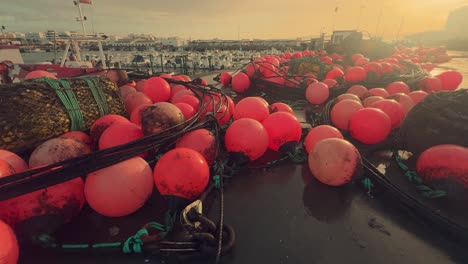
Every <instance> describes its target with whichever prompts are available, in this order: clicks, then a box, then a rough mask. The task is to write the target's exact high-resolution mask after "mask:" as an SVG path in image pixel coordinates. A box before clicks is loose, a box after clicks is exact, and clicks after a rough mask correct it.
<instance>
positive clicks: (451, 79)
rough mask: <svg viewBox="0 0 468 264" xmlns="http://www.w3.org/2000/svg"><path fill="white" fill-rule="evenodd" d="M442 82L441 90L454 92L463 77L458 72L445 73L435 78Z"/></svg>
mask: <svg viewBox="0 0 468 264" xmlns="http://www.w3.org/2000/svg"><path fill="white" fill-rule="evenodd" d="M436 78H438V79H440V81H441V82H442V90H446V91H454V90H456V89H457V88H458V86H460V84H461V83H462V82H463V75H462V74H461V73H460V72H459V71H445V72H443V73H441V74H439V75H437V76H436Z"/></svg>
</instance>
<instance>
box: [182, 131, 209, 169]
mask: <svg viewBox="0 0 468 264" xmlns="http://www.w3.org/2000/svg"><path fill="white" fill-rule="evenodd" d="M216 147H217V146H216V138H215V136H214V134H213V133H212V132H211V131H209V130H207V129H196V130H193V131H190V132H188V133H187V134H185V135H183V136H182V137H181V138H179V139H178V140H177V143H176V148H189V149H193V150H195V151H197V152H198V153H200V154H201V155H202V156H203V157H204V158H205V160H206V162H207V163H208V165H209V166H211V165H213V163H214V161H215V159H216V155H217V149H216Z"/></svg>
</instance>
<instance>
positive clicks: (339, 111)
mask: <svg viewBox="0 0 468 264" xmlns="http://www.w3.org/2000/svg"><path fill="white" fill-rule="evenodd" d="M362 108H364V107H363V106H362V104H361V103H360V102H357V101H355V100H349V99H347V100H343V101H340V102H338V103H336V104H335V105H334V106H333V108H332V110H331V113H330V114H331V121H332V123H333V124H334V125H335V126H336V127H337V128H339V129H342V130H348V125H349V120H350V119H351V116H352V115H353V113H354V112H356V111H358V110H360V109H362Z"/></svg>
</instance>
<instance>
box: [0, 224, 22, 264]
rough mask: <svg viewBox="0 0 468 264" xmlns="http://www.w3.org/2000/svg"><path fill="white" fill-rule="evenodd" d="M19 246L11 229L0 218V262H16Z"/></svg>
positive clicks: (10, 263)
mask: <svg viewBox="0 0 468 264" xmlns="http://www.w3.org/2000/svg"><path fill="white" fill-rule="evenodd" d="M18 257H19V247H18V240H17V239H16V235H15V233H14V232H13V229H11V227H10V226H9V225H7V224H6V223H5V222H3V221H1V220H0V261H1V263H2V264H16V263H17V262H18Z"/></svg>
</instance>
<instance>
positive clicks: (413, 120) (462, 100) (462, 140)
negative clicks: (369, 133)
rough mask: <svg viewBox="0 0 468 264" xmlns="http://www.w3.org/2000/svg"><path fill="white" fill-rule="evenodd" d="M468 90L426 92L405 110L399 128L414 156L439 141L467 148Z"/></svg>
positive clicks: (401, 137)
mask: <svg viewBox="0 0 468 264" xmlns="http://www.w3.org/2000/svg"><path fill="white" fill-rule="evenodd" d="M467 106H468V90H464V89H463V90H458V91H454V92H438V93H431V94H429V95H428V96H427V97H426V98H425V99H424V100H423V101H421V102H420V103H418V104H417V105H415V106H414V107H413V109H412V110H411V111H410V112H409V113H408V115H407V117H406V119H405V121H404V123H403V125H402V126H401V130H400V141H401V144H402V146H401V147H403V148H404V149H406V150H408V151H410V152H412V153H413V154H415V155H417V156H418V155H419V154H421V153H422V152H423V151H424V150H426V149H428V148H430V147H432V146H435V145H440V144H456V145H460V146H464V147H468V136H467V135H468V107H467Z"/></svg>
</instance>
